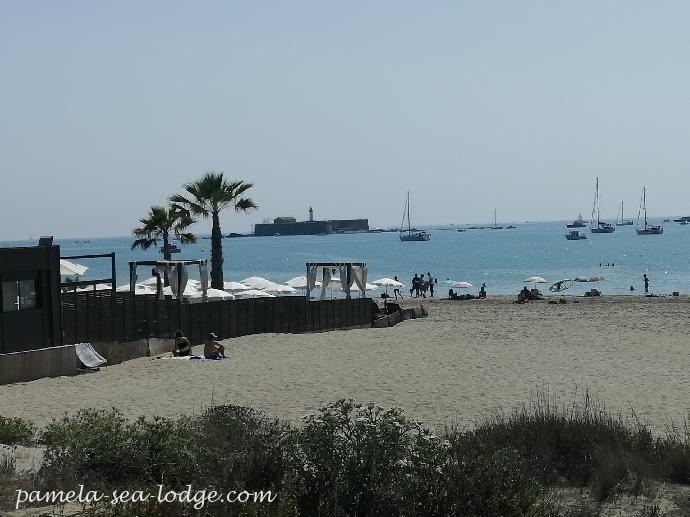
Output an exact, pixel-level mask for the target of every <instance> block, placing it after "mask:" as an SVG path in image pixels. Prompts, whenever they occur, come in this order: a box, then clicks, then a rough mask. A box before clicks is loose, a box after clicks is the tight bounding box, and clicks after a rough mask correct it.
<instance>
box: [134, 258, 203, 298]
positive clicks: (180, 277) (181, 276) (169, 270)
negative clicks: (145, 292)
mask: <svg viewBox="0 0 690 517" xmlns="http://www.w3.org/2000/svg"><path fill="white" fill-rule="evenodd" d="M139 266H151V267H152V268H153V269H152V270H151V273H152V274H153V276H154V277H156V278H159V279H162V278H164V276H165V275H166V274H167V275H168V279H169V281H170V286H169V287H170V292H171V294H172V296H173V298H176V299H180V298H182V297H183V296H185V294H184V293H185V291H186V288H187V287H188V286H187V283H188V282H189V283H190V284H193V283H195V282H199V287H200V290H201V298H202V300H204V301H206V292H207V290H208V261H207V260H206V259H196V260H144V261H141V262H130V263H129V290H130V291H136V286H137V268H138V267H139ZM188 266H198V267H199V278H200V280H197V281H189V273H188V271H187V267H188ZM190 287H192V286H191V285H190ZM193 289H194V290H195V291H196V290H197V289H196V288H193ZM156 294H157V295H158V297H159V298H160V299H161V300H162V299H164V298H165V295H164V292H163V283H162V281H161V282H157V283H156Z"/></svg>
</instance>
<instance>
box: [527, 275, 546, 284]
mask: <svg viewBox="0 0 690 517" xmlns="http://www.w3.org/2000/svg"><path fill="white" fill-rule="evenodd" d="M524 282H525V283H526V284H546V283H548V282H547V281H546V280H544V279H543V278H542V277H540V276H531V277H529V278H526V279H525V280H524Z"/></svg>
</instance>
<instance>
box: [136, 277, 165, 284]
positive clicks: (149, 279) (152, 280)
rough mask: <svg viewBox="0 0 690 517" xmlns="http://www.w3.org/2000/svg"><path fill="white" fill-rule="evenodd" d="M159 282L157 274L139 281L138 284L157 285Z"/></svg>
mask: <svg viewBox="0 0 690 517" xmlns="http://www.w3.org/2000/svg"><path fill="white" fill-rule="evenodd" d="M162 280H163V279H161V281H162ZM157 282H158V279H157V278H156V277H155V276H152V277H151V278H147V279H146V280H144V281H143V282H137V284H139V285H150V286H155V285H156V283H157Z"/></svg>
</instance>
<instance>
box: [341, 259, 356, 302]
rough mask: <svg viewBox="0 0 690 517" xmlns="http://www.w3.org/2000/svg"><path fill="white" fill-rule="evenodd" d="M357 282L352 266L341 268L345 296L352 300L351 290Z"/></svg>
mask: <svg viewBox="0 0 690 517" xmlns="http://www.w3.org/2000/svg"><path fill="white" fill-rule="evenodd" d="M354 281H355V278H354V275H353V274H352V267H351V266H341V267H340V285H341V287H342V289H343V291H344V292H345V296H346V297H347V298H350V288H351V287H352V284H353V282H354Z"/></svg>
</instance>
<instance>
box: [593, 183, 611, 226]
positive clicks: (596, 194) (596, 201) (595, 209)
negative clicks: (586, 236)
mask: <svg viewBox="0 0 690 517" xmlns="http://www.w3.org/2000/svg"><path fill="white" fill-rule="evenodd" d="M595 216H596V219H595ZM595 223H596V224H595ZM591 231H592V233H613V232H615V231H616V227H615V226H613V225H612V224H609V223H602V222H601V220H600V219H599V177H598V176H597V185H596V188H595V190H594V206H593V207H592V222H591Z"/></svg>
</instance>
